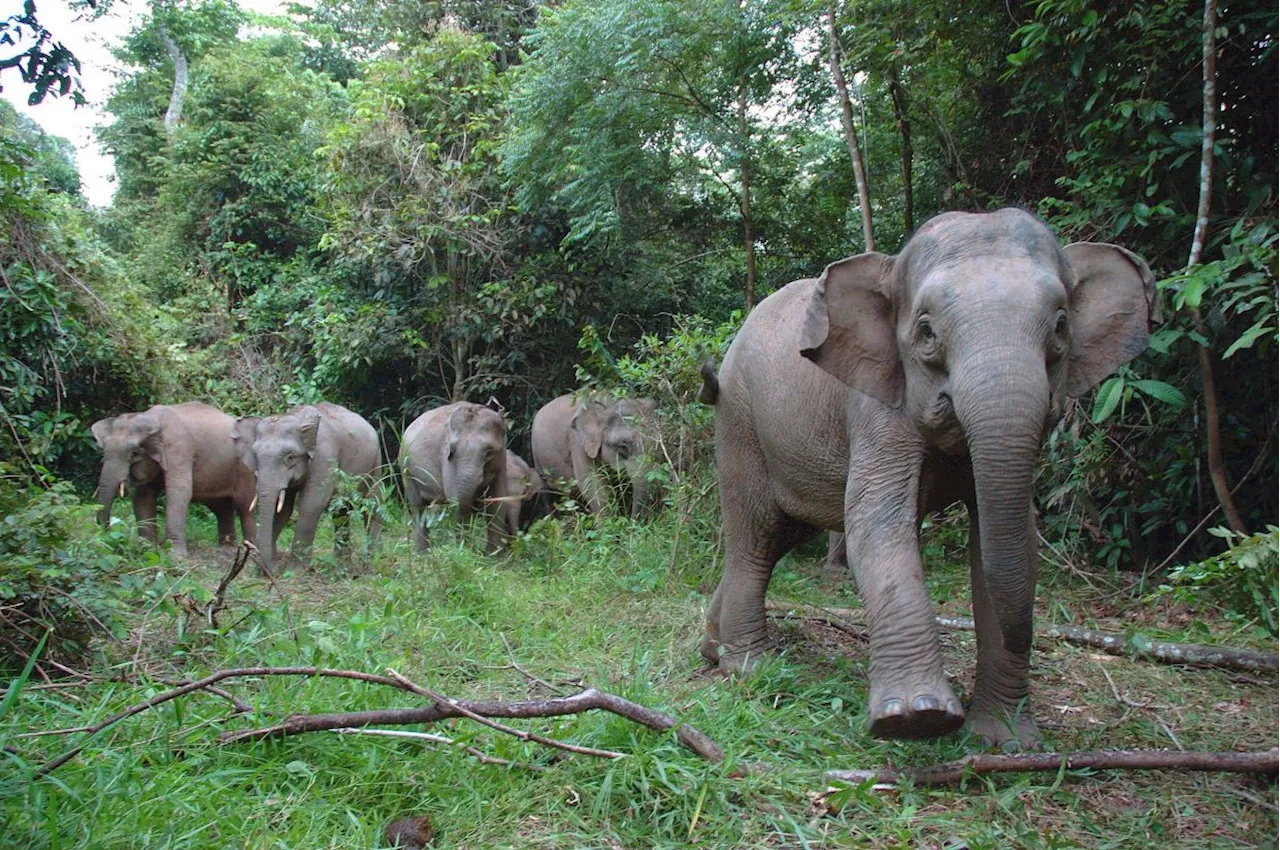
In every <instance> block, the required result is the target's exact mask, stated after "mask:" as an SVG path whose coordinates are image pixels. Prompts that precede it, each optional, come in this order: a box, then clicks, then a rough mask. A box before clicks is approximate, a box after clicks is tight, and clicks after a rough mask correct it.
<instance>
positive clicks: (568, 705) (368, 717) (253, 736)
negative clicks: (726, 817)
mask: <svg viewBox="0 0 1280 850" xmlns="http://www.w3.org/2000/svg"><path fill="white" fill-rule="evenodd" d="M249 676H253V677H260V676H308V677H311V676H319V677H329V678H339V679H354V680H357V681H361V682H369V683H372V684H375V685H386V686H388V687H393V688H397V689H399V690H408V691H413V689H414V688H415V687H417V686H415V685H413V683H412V682H408V681H407V680H403V679H402V680H401V681H397V680H396V679H394V678H391V677H388V676H379V675H376V674H373V673H362V672H360V671H357V670H334V669H327V668H317V667H238V668H235V669H230V670H220V671H218V672H216V673H211V674H210V675H208V676H205V677H204V678H203V679H198V680H196V681H194V682H190V683H187V684H184V685H181V686H179V687H176V688H173V689H171V690H168V691H165V692H164V693H161V694H156V695H155V696H153V697H151V698H150V699H148V700H146V701H144V702H140V703H137V704H135V705H131V706H129V707H128V708H126V709H124V710H123V711H120V712H117V713H116V714H113V715H111V716H110V717H108V718H107V719H105V720H102V721H100V722H98V723H95V724H93V725H92V726H88V727H83V731H84V732H85V733H86V735H87V736H88V737H87V738H86V739H85V740H84V741H82V742H81V743H79V744H77V745H76V746H74V747H72V748H71V749H69V750H67V751H66V752H65V753H63V754H62V755H60V756H58V757H57V758H55V759H53V760H52V761H49V762H47V763H46V764H45V765H43V766H42V767H41V768H40V769H39V770H38V771H37V774H38V775H41V776H43V775H45V774H47V773H50V772H51V771H54V770H56V769H57V768H59V767H61V766H62V765H64V764H66V763H67V762H69V761H71V760H72V759H73V758H75V757H76V756H77V755H79V754H80V752H81V751H82V750H83V749H84V748H85V746H86V745H87V744H88V742H89V740H91V739H92V738H93V737H94V736H95V735H97V734H98V733H100V732H102V730H104V729H106V728H107V727H109V726H113V725H114V724H116V723H119V722H120V721H121V720H126V719H128V718H130V717H133V716H134V715H135V714H140V713H142V712H144V711H146V710H147V709H150V708H155V707H156V706H158V705H162V704H164V703H166V702H169V701H170V700H173V699H177V698H178V697H180V696H184V695H186V694H189V693H193V692H195V691H199V690H208V689H209V687H210V686H211V685H215V684H217V683H218V682H221V681H223V680H224V679H231V678H241V677H249ZM410 686H412V687H410ZM593 709H599V710H603V711H608V712H611V713H613V714H616V715H618V716H619V717H625V718H626V719H628V720H631V721H633V722H636V723H639V724H641V725H643V726H648V727H649V728H650V729H655V730H657V731H659V732H665V731H667V730H669V729H675V730H676V738H677V740H679V741H680V743H681V744H683V745H684V746H685V747H688V748H689V749H690V750H693V751H694V752H695V753H697V754H698V755H700V756H702V757H703V758H705V759H706V760H708V761H711V762H719V761H723V760H724V751H723V750H721V749H720V747H719V745H718V744H716V742H715V741H713V740H711V738H709V737H707V736H706V735H704V734H703V733H702V732H700V731H698V730H697V729H694V728H693V727H692V726H690V725H688V724H687V723H681V722H680V721H679V720H677V719H676V718H674V717H671V716H670V715H666V714H663V713H662V712H659V711H654V710H653V709H651V708H646V707H644V706H642V705H638V704H637V703H634V702H631V701H630V700H626V699H623V698H622V697H619V696H615V695H613V694H608V693H604V692H602V691H597V690H595V689H594V688H588V689H587V690H584V691H583V692H582V693H579V694H576V695H574V696H571V697H560V698H556V699H550V700H531V701H526V702H497V701H474V702H473V701H462V700H446V701H445V702H443V703H442V702H436V703H435V704H434V705H429V706H422V707H418V708H393V709H383V710H377V711H362V712H348V713H343V714H304V715H295V716H293V717H290V718H288V719H287V720H285V721H284V722H283V723H280V724H277V725H275V726H268V727H264V728H260V729H248V730H243V731H238V732H224V733H222V734H221V735H220V736H218V740H219V741H220V742H221V743H224V744H226V743H233V742H236V741H244V740H258V739H261V738H268V737H282V736H285V735H292V734H299V733H302V732H318V731H323V730H330V729H339V728H345V727H361V726H371V725H374V724H391V725H402V724H408V723H432V722H435V721H438V720H444V719H446V718H449V717H470V716H471V715H472V714H475V715H480V716H482V717H505V718H519V717H559V716H563V715H566V714H579V713H581V712H584V711H591V710H593ZM68 731H74V730H68ZM539 743H543V741H541V740H539ZM552 746H553V745H552ZM565 746H566V747H568V746H572V745H565ZM583 749H585V748H583ZM605 752H608V751H603V750H602V751H599V753H605ZM599 753H597V754H599Z"/></svg>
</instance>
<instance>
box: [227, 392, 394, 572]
mask: <svg viewBox="0 0 1280 850" xmlns="http://www.w3.org/2000/svg"><path fill="white" fill-rule="evenodd" d="M235 441H236V448H237V449H238V451H239V452H240V456H241V458H242V459H243V460H244V462H245V464H246V465H248V466H249V468H251V469H253V470H254V471H255V472H256V473H257V476H258V486H257V503H258V527H259V528H260V529H262V539H263V541H264V543H263V545H262V546H261V547H260V549H261V551H260V555H261V557H262V564H263V567H264V569H266V570H267V571H270V569H271V567H272V566H273V565H274V563H275V561H276V559H277V558H278V557H279V551H278V550H277V549H276V540H277V538H279V537H280V532H281V531H282V530H283V529H284V526H285V525H286V524H287V523H288V522H289V517H290V516H292V514H293V508H294V505H295V504H297V506H298V524H297V526H296V527H295V528H294V531H293V549H292V553H293V555H294V557H296V558H298V559H300V560H302V561H304V562H306V561H308V560H309V559H310V557H311V544H312V543H313V542H314V541H315V537H316V527H317V526H318V525H319V524H320V517H321V515H322V514H323V513H324V512H325V511H326V510H327V509H328V507H329V502H330V501H332V500H333V494H334V490H335V489H336V487H337V482H336V481H335V480H334V472H333V471H334V470H335V469H340V470H342V471H343V472H345V473H347V474H348V475H359V476H364V480H363V483H362V490H361V492H362V494H364V493H367V492H368V490H369V488H371V487H372V484H373V480H374V476H375V473H376V471H377V469H378V467H379V466H380V465H381V454H380V452H379V451H378V434H377V432H376V431H374V429H373V426H372V425H370V424H369V423H368V422H366V421H365V420H364V418H363V417H362V416H360V415H359V414H358V413H353V412H352V411H350V410H347V409H346V408H345V407H342V406H341V405H337V404H330V403H329V402H320V403H319V404H308V405H304V406H302V407H295V408H294V409H293V410H290V411H289V412H288V413H283V414H280V415H278V416H268V417H266V418H263V419H259V418H257V417H245V418H243V419H240V420H238V421H237V422H236V424H235ZM349 526H350V517H349V516H348V515H347V513H346V512H343V513H342V514H341V515H338V514H335V515H334V518H333V542H334V554H335V555H340V554H341V553H342V552H343V551H344V550H345V549H346V546H347V543H348V535H349V533H350V528H349ZM379 529H380V520H379V518H378V516H377V515H376V514H375V515H374V516H373V517H372V518H371V519H370V525H369V535H368V553H367V556H368V557H370V558H372V556H373V550H374V547H375V546H376V545H377V538H378V532H379ZM268 540H269V541H270V545H267V543H266V542H265V541H268Z"/></svg>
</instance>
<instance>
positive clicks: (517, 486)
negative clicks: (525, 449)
mask: <svg viewBox="0 0 1280 850" xmlns="http://www.w3.org/2000/svg"><path fill="white" fill-rule="evenodd" d="M506 490H507V493H509V494H511V495H513V496H515V495H518V496H519V497H520V511H519V513H520V519H519V526H520V528H522V529H523V528H528V527H529V526H531V525H533V523H534V521H535V520H536V519H538V517H540V516H543V515H544V514H545V513H546V493H545V491H546V485H545V484H544V483H543V480H542V476H541V475H539V474H538V471H537V470H536V469H534V468H533V467H531V466H529V464H527V463H525V460H524V458H522V457H520V455H518V454H516V453H515V452H513V451H511V449H507V487H506Z"/></svg>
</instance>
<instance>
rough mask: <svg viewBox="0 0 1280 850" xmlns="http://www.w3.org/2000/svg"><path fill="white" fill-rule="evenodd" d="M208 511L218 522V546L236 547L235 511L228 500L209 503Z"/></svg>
mask: <svg viewBox="0 0 1280 850" xmlns="http://www.w3.org/2000/svg"><path fill="white" fill-rule="evenodd" d="M209 510H211V511H213V515H214V516H215V517H216V518H217V520H218V545H219V546H234V545H236V511H235V506H234V504H233V503H232V501H231V499H230V498H226V499H217V500H215V501H212V502H210V503H209Z"/></svg>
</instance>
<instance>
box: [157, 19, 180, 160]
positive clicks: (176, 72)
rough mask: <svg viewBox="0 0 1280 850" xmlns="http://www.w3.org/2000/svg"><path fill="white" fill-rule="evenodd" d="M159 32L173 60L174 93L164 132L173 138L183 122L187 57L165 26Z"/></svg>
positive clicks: (161, 40) (165, 120)
mask: <svg viewBox="0 0 1280 850" xmlns="http://www.w3.org/2000/svg"><path fill="white" fill-rule="evenodd" d="M159 32H160V43H161V44H163V45H164V49H165V50H166V51H168V53H169V58H170V59H172V60H173V91H172V92H171V93H170V95H169V108H168V109H167V110H165V113H164V131H165V132H166V133H167V134H169V135H170V136H172V135H173V131H174V129H175V128H176V127H177V126H178V122H179V121H181V120H182V101H183V100H185V99H186V96H187V57H186V55H185V54H184V53H183V52H182V48H180V47H178V43H177V42H176V41H174V40H173V36H171V35H169V30H168V29H166V28H165V26H164V24H160V28H159Z"/></svg>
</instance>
